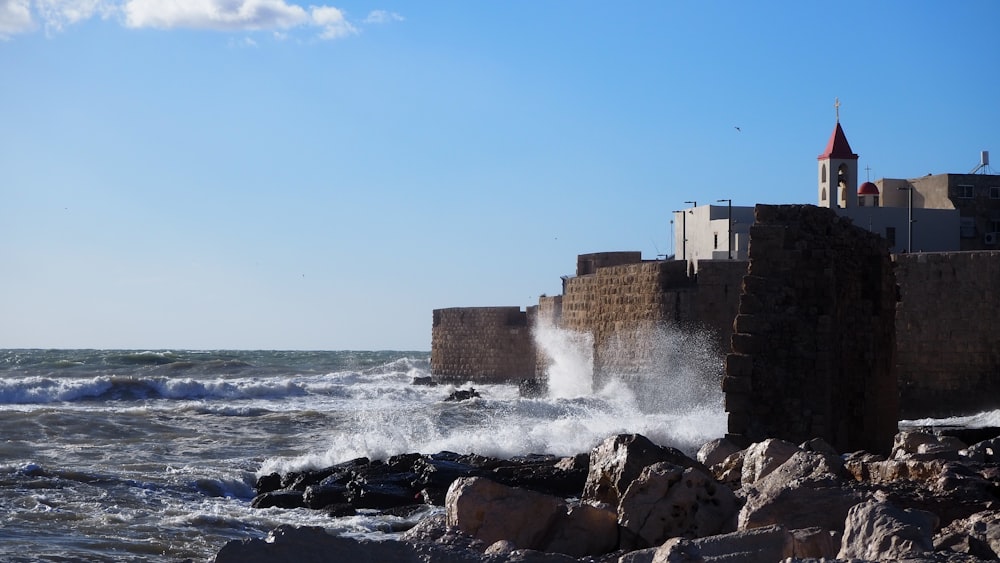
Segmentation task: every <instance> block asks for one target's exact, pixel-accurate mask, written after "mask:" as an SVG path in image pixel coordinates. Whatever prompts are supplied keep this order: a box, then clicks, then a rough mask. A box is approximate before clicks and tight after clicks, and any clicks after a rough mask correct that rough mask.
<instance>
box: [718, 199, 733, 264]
mask: <svg viewBox="0 0 1000 563" xmlns="http://www.w3.org/2000/svg"><path fill="white" fill-rule="evenodd" d="M716 201H718V202H719V203H722V202H723V201H724V202H726V203H728V204H729V219H728V220H727V221H726V222H727V223H728V224H729V242H728V243H726V246H727V247H728V248H729V259H730V260H732V259H733V200H731V199H720V200H716Z"/></svg>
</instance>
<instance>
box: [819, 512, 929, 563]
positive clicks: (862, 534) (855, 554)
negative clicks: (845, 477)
mask: <svg viewBox="0 0 1000 563" xmlns="http://www.w3.org/2000/svg"><path fill="white" fill-rule="evenodd" d="M937 521H938V519H937V516H935V515H934V514H932V513H930V512H924V511H921V510H910V509H905V510H904V509H900V508H897V507H896V506H893V505H892V504H889V503H887V502H881V501H867V502H863V503H860V504H858V505H856V506H854V507H853V508H851V510H850V511H849V512H848V515H847V519H846V520H845V522H844V527H845V529H844V536H843V539H842V540H841V543H840V552H839V553H838V554H837V558H838V559H850V558H859V559H867V560H872V561H888V560H894V559H907V558H914V557H920V556H922V555H924V554H926V553H928V552H932V551H934V544H933V542H932V540H931V533H932V532H933V530H934V528H935V527H936V526H937Z"/></svg>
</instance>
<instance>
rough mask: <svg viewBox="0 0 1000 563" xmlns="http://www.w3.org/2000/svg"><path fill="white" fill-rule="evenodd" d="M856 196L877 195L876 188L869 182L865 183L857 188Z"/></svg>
mask: <svg viewBox="0 0 1000 563" xmlns="http://www.w3.org/2000/svg"><path fill="white" fill-rule="evenodd" d="M858 195H878V186H876V185H875V184H873V183H871V182H865V183H864V184H861V187H860V188H858Z"/></svg>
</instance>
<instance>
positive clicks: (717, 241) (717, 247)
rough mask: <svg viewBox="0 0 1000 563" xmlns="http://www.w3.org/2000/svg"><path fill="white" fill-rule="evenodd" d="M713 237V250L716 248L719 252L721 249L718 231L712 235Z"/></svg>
mask: <svg viewBox="0 0 1000 563" xmlns="http://www.w3.org/2000/svg"><path fill="white" fill-rule="evenodd" d="M712 236H713V237H714V240H713V241H712V248H714V249H715V250H718V249H719V232H718V231H716V232H714V233H712Z"/></svg>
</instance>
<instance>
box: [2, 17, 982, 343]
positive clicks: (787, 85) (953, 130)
mask: <svg viewBox="0 0 1000 563" xmlns="http://www.w3.org/2000/svg"><path fill="white" fill-rule="evenodd" d="M311 1H315V2H319V3H317V4H313V3H300V2H297V1H296V0H173V1H171V2H165V1H161V0H0V311H2V313H0V315H2V316H0V348H124V349H288V350H347V349H353V350H423V351H426V350H430V342H431V326H432V311H433V310H434V309H438V308H446V307H479V306H522V307H524V306H530V305H534V304H537V302H538V297H539V296H540V295H556V294H559V292H560V291H561V282H560V276H563V275H572V274H573V273H574V271H575V268H576V256H577V255H578V254H583V253H591V252H606V251H622V250H632V251H641V252H642V253H643V257H644V258H647V259H654V258H656V257H657V256H658V255H664V254H670V253H672V247H673V244H674V241H673V238H672V234H671V233H672V229H671V224H670V220H671V216H672V214H671V211H672V210H675V209H681V208H684V207H687V206H688V205H686V204H685V203H684V202H685V201H698V203H699V204H705V203H714V202H716V201H717V200H719V199H731V200H732V202H733V205H753V204H755V203H816V201H815V200H816V193H817V190H816V174H817V173H816V157H817V155H818V154H819V153H820V152H821V151H822V150H823V148H824V147H825V145H826V141H827V139H828V138H829V136H830V133H831V132H832V130H833V128H834V126H835V123H836V121H835V120H836V117H835V110H834V100H835V99H839V101H840V104H841V105H840V122H841V125H842V126H843V128H844V130H845V132H846V134H847V137H848V139H849V141H850V144H851V147H852V148H853V149H854V152H856V153H858V154H859V155H860V159H859V169H860V170H861V171H862V172H861V174H862V175H863V176H862V178H861V179H862V181H863V180H864V179H865V176H864V175H866V174H870V177H871V179H873V180H874V179H877V178H882V177H894V178H910V177H916V176H921V175H924V174H928V173H935V174H936V173H965V172H969V171H970V170H972V169H973V168H975V167H976V165H977V164H978V163H979V158H980V151H982V150H992V151H993V154H995V155H996V156H995V159H997V161H998V162H1000V105H998V100H1000V79H998V68H1000V60H998V59H1000V34H997V33H996V29H997V26H998V25H1000V2H996V1H994V0H965V1H962V2H939V1H926V0H907V1H884V2H867V1H843V2H835V3H831V2H802V1H801V0H796V1H775V2H742V1H740V2H737V1H735V0H734V1H713V0H709V1H706V2H680V1H676V2H675V1H666V0H656V1H652V0H649V1H646V0H635V1H629V2H616V3H609V2H595V1H590V0H574V1H572V2H571V1H557V0H551V1H549V0H542V1H539V0H530V1H528V0H511V1H505V2H485V1H484V2H469V1H467V0H450V1H428V2H401V1H379V2H360V1H342V2H341V1H335V3H329V4H328V3H325V0H311ZM866 168H870V172H867V173H866V172H865V169H866ZM993 168H994V169H1000V164H998V165H994V166H993Z"/></svg>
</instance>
